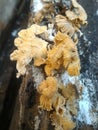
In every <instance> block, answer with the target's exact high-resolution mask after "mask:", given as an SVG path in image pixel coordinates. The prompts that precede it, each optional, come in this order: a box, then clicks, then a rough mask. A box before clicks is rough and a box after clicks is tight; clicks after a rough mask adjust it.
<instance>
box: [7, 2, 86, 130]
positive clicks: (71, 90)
mask: <svg viewBox="0 0 98 130" xmlns="http://www.w3.org/2000/svg"><path fill="white" fill-rule="evenodd" d="M45 2H47V1H45ZM71 4H72V5H71V7H70V8H69V9H66V8H65V10H63V8H62V12H63V13H61V14H60V13H59V15H57V13H56V9H55V8H54V6H53V3H51V2H50V4H45V5H44V6H43V8H42V9H41V10H40V11H39V12H37V13H35V15H34V18H33V19H32V26H30V27H29V28H27V29H23V30H21V31H20V32H19V33H18V38H16V39H15V41H14V44H15V46H16V47H17V49H16V50H15V51H14V52H13V53H12V54H11V55H10V58H11V60H13V61H17V64H16V68H17V71H18V74H17V77H20V76H21V75H27V74H28V66H29V65H31V66H36V67H38V68H41V70H43V73H44V77H46V78H45V79H44V80H43V81H42V82H41V83H40V84H39V85H38V86H36V88H37V92H38V93H39V94H40V105H39V106H40V107H41V109H43V110H47V111H51V114H50V119H51V121H52V124H53V125H54V126H55V130H72V129H73V128H74V127H75V123H74V121H73V119H72V117H73V115H74V116H77V111H78V105H77V98H78V97H77V90H76V87H75V86H74V85H72V84H71V83H70V84H67V85H66V86H64V85H63V83H62V81H60V82H59V81H58V79H57V75H59V71H61V72H65V71H67V72H68V74H69V75H70V76H78V75H79V74H80V68H81V67H80V59H79V55H78V51H77V46H76V43H77V42H78V34H77V32H78V31H79V29H80V27H81V25H82V24H86V23H87V22H86V20H87V14H86V12H85V10H84V9H83V7H82V6H81V5H80V4H79V3H77V1H76V0H71ZM55 6H56V5H55ZM58 10H59V8H58ZM43 19H46V20H47V21H48V22H49V24H48V26H46V25H47V24H45V26H41V25H43ZM50 23H51V24H50ZM38 24H39V25H38ZM50 25H51V27H50ZM50 37H52V40H51V42H52V43H50V39H49V38H50ZM59 77H60V76H59ZM59 80H60V79H59Z"/></svg>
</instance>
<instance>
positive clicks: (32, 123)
mask: <svg viewBox="0 0 98 130" xmlns="http://www.w3.org/2000/svg"><path fill="white" fill-rule="evenodd" d="M32 3H33V4H34V1H32V2H31V5H32ZM47 3H48V2H47V1H45V3H43V7H42V8H41V9H40V10H39V11H38V12H36V11H35V12H34V10H33V9H32V13H31V17H30V19H29V23H28V26H30V25H32V24H34V23H35V24H40V25H41V24H42V25H43V24H45V25H47V24H48V25H49V26H50V23H51V24H54V25H55V26H58V28H57V29H56V30H55V31H61V32H63V29H64V28H65V30H66V25H63V27H64V28H63V27H62V26H61V23H62V20H61V19H60V20H61V21H60V20H59V19H58V21H57V23H56V24H55V20H54V19H52V20H51V18H54V16H55V15H56V13H59V12H60V8H61V7H58V9H55V8H57V6H58V4H57V3H58V2H57V3H55V2H54V6H55V8H54V6H53V5H52V4H51V3H48V4H47ZM33 6H34V5H33ZM71 6H73V7H74V5H71ZM75 8H76V7H75ZM69 9H70V12H71V13H72V14H71V15H73V17H74V19H70V17H68V16H67V17H66V18H65V20H66V19H68V21H69V22H71V24H70V26H71V29H73V28H75V30H74V31H73V30H72V31H73V32H72V35H70V34H69V32H66V31H64V32H63V33H65V34H66V33H67V35H69V36H70V37H71V38H72V39H73V41H74V42H75V41H77V32H79V31H80V30H79V29H80V23H85V20H86V19H85V20H84V19H82V20H84V21H82V20H81V19H80V20H79V16H78V15H77V12H74V13H75V14H74V13H73V12H72V11H73V10H71V8H69ZM53 10H55V11H53ZM65 10H66V8H62V11H61V14H64V11H65ZM84 13H85V12H84ZM85 16H86V15H85ZM78 20H79V21H78ZM60 22H61V23H60ZM79 22H80V23H79ZM49 26H48V27H49ZM55 26H54V28H55ZM62 28H63V29H62ZM48 29H49V28H48ZM50 30H52V31H53V28H52V29H51V27H50ZM50 30H49V31H50ZM68 31H69V30H68ZM75 31H76V32H75ZM55 33H56V32H51V31H50V33H49V34H48V36H47V35H46V34H44V36H43V35H40V36H38V37H40V38H42V39H43V40H46V39H49V38H50V37H49V35H50V36H52V34H53V36H54V35H55ZM73 33H75V35H74V34H73ZM73 35H74V36H73ZM75 36H76V39H74V37H75ZM46 37H48V38H46ZM52 38H53V37H52ZM52 38H50V39H52ZM60 38H61V37H60ZM50 39H49V40H50ZM57 40H58V39H57ZM50 41H51V40H50ZM48 42H49V41H48ZM52 42H53V39H52ZM55 43H56V44H59V42H55ZM51 46H52V48H53V47H54V45H51ZM55 47H56V45H55ZM55 47H54V48H55ZM51 50H52V49H51ZM73 52H74V49H73ZM58 57H59V56H58V55H57V58H58ZM49 58H50V57H49ZM47 59H48V58H47ZM61 60H62V57H61ZM47 61H48V60H47ZM56 62H57V61H56ZM78 62H79V61H78ZM43 64H44V63H43ZM47 64H48V63H47ZM51 64H52V63H51ZM54 64H55V63H54ZM62 64H63V63H61V65H62ZM68 65H69V64H68ZM68 65H67V67H68ZM78 65H79V64H78ZM29 67H30V68H29ZM27 69H28V70H29V69H30V71H28V73H27V74H26V76H25V77H24V78H23V80H22V84H21V86H20V90H19V104H20V109H19V122H18V123H19V124H18V125H19V130H27V129H28V130H29V129H30V130H48V129H50V128H51V127H52V130H54V129H55V130H57V129H60V130H61V129H62V130H69V129H70V130H71V129H72V128H74V127H73V126H72V128H71V125H74V123H73V122H72V124H70V122H68V123H69V125H70V127H68V128H69V129H67V128H66V127H65V126H63V123H62V122H60V121H63V122H64V119H67V118H64V119H63V118H60V119H59V116H58V115H56V114H55V112H54V113H53V111H54V110H53V111H51V110H50V112H47V111H46V110H47V109H46V106H45V107H44V105H42V106H41V105H40V101H41V100H40V99H41V98H40V95H39V93H38V91H37V88H38V86H39V84H40V83H41V82H42V81H43V80H45V79H46V80H47V78H46V75H47V73H46V74H45V72H44V71H43V66H41V67H39V68H38V67H35V66H34V65H33V62H31V64H30V66H28V68H27ZM53 69H57V68H56V67H54V68H53ZM17 70H18V69H17ZM72 70H73V69H72ZM72 70H71V72H72ZM79 70H80V68H79ZM57 72H59V71H56V72H55V71H54V73H53V75H56V78H57V79H58V81H59V82H60V83H63V85H64V84H68V83H69V82H67V83H66V81H65V80H66V78H67V76H68V75H66V74H65V73H64V71H63V69H61V71H60V72H59V73H58V74H57ZM50 75H52V74H51V73H50ZM64 75H65V79H62V77H63V76H64ZM73 75H74V74H73ZM48 76H49V75H48ZM40 77H41V79H40ZM73 79H74V80H73V81H72V82H74V83H72V84H74V85H75V86H74V87H75V90H76V94H81V90H82V88H81V84H80V82H79V79H76V78H73ZM68 80H69V79H68ZM45 82H46V81H45ZM69 86H70V85H69ZM72 87H73V86H72ZM79 87H80V88H79ZM71 90H72V89H71ZM64 91H65V89H63V86H62V85H61V86H59V91H58V93H59V94H58V95H60V96H61V97H62V99H63V96H65V98H66V106H64V107H66V108H67V109H68V110H69V111H67V112H70V114H68V115H67V112H66V117H67V116H69V115H70V116H71V118H73V117H74V116H77V111H78V105H77V103H76V102H77V96H76V97H74V96H72V97H71V98H69V97H70V96H69V95H70V92H69V91H68V93H65V92H64ZM66 91H67V90H66ZM40 94H42V95H41V96H43V95H44V94H43V93H42V91H41V93H40ZM68 94H69V95H68ZM71 94H72V93H71ZM62 95H63V96H62ZM45 96H46V97H48V96H47V95H46V94H45ZM78 98H79V97H78ZM52 99H54V98H52ZM62 101H63V100H62ZM73 103H74V106H73ZM45 105H47V103H46V104H45ZM53 105H54V104H53ZM43 109H45V110H43ZM54 109H56V108H55V107H54ZM50 116H51V118H50ZM55 117H57V119H55ZM43 119H44V120H43ZM51 121H53V122H52V123H54V122H55V123H54V124H55V125H54V126H55V127H53V126H51V123H50V122H51ZM57 121H58V124H56V123H57ZM61 124H62V127H61V126H60V127H58V126H59V125H61ZM64 124H66V123H65V122H64ZM67 125H68V124H67Z"/></svg>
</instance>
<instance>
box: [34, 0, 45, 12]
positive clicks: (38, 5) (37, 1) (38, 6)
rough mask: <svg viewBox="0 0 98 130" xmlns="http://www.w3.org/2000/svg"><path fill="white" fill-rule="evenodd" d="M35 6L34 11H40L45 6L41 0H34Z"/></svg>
mask: <svg viewBox="0 0 98 130" xmlns="http://www.w3.org/2000/svg"><path fill="white" fill-rule="evenodd" d="M33 7H34V10H33V11H34V12H38V11H40V10H41V9H42V8H43V3H42V1H41V0H33Z"/></svg>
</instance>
